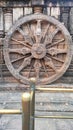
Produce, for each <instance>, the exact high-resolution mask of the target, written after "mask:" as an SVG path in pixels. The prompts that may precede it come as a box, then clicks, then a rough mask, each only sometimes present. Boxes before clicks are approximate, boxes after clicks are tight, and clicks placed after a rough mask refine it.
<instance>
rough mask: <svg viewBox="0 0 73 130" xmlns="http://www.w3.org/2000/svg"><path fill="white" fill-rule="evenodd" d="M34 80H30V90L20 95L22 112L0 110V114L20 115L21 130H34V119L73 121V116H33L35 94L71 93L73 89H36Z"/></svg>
mask: <svg viewBox="0 0 73 130" xmlns="http://www.w3.org/2000/svg"><path fill="white" fill-rule="evenodd" d="M35 83H36V80H35V78H31V80H30V90H29V91H28V92H25V93H23V94H22V110H19V109H17V110H11V109H10V110H9V109H2V110H0V114H22V130H34V120H35V118H50V119H73V114H71V115H70V116H69V115H62V116H61V115H53V116H52V115H48V116H46V115H44V116H43V115H41V116H39V115H38V116H37V115H35V92H36V91H41V92H51V93H59V92H60V93H61V92H62V93H72V92H73V89H69V88H42V87H38V88H36V84H35Z"/></svg>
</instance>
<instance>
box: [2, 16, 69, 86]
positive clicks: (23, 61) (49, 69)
mask: <svg viewBox="0 0 73 130" xmlns="http://www.w3.org/2000/svg"><path fill="white" fill-rule="evenodd" d="M70 44H71V37H70V34H69V32H68V31H67V29H66V28H65V27H64V25H63V24H62V23H60V22H59V21H58V20H56V19H54V18H53V17H50V16H46V15H43V14H32V15H30V16H25V17H23V18H21V19H19V20H18V21H17V22H16V23H15V24H14V25H13V26H12V27H11V29H10V30H9V32H8V33H7V35H6V37H5V40H4V49H3V53H4V59H5V63H6V65H7V68H8V69H9V71H10V72H11V73H12V75H13V76H14V77H15V78H16V79H18V80H19V81H20V82H22V83H24V84H29V78H31V77H36V79H37V83H40V84H49V83H52V82H53V81H55V80H57V79H58V78H59V77H61V76H62V75H63V74H64V73H65V71H66V70H67V68H68V67H69V64H70V61H71V45H70Z"/></svg>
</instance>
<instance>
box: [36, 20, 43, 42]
mask: <svg viewBox="0 0 73 130" xmlns="http://www.w3.org/2000/svg"><path fill="white" fill-rule="evenodd" d="M41 32H42V30H41V20H37V26H36V30H35V39H36V43H37V44H39V43H40V37H41Z"/></svg>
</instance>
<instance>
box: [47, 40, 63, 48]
mask: <svg viewBox="0 0 73 130" xmlns="http://www.w3.org/2000/svg"><path fill="white" fill-rule="evenodd" d="M64 41H65V39H61V40H59V41H57V42H54V43H52V44H51V45H49V46H48V48H50V47H53V46H55V45H57V44H59V43H61V42H64Z"/></svg>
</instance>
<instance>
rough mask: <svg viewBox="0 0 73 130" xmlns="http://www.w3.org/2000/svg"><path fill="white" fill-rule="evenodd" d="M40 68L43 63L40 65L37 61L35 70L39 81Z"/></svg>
mask: <svg viewBox="0 0 73 130" xmlns="http://www.w3.org/2000/svg"><path fill="white" fill-rule="evenodd" d="M40 68H41V63H40V61H39V60H36V61H35V63H34V69H35V73H36V78H37V79H39V74H40Z"/></svg>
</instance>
